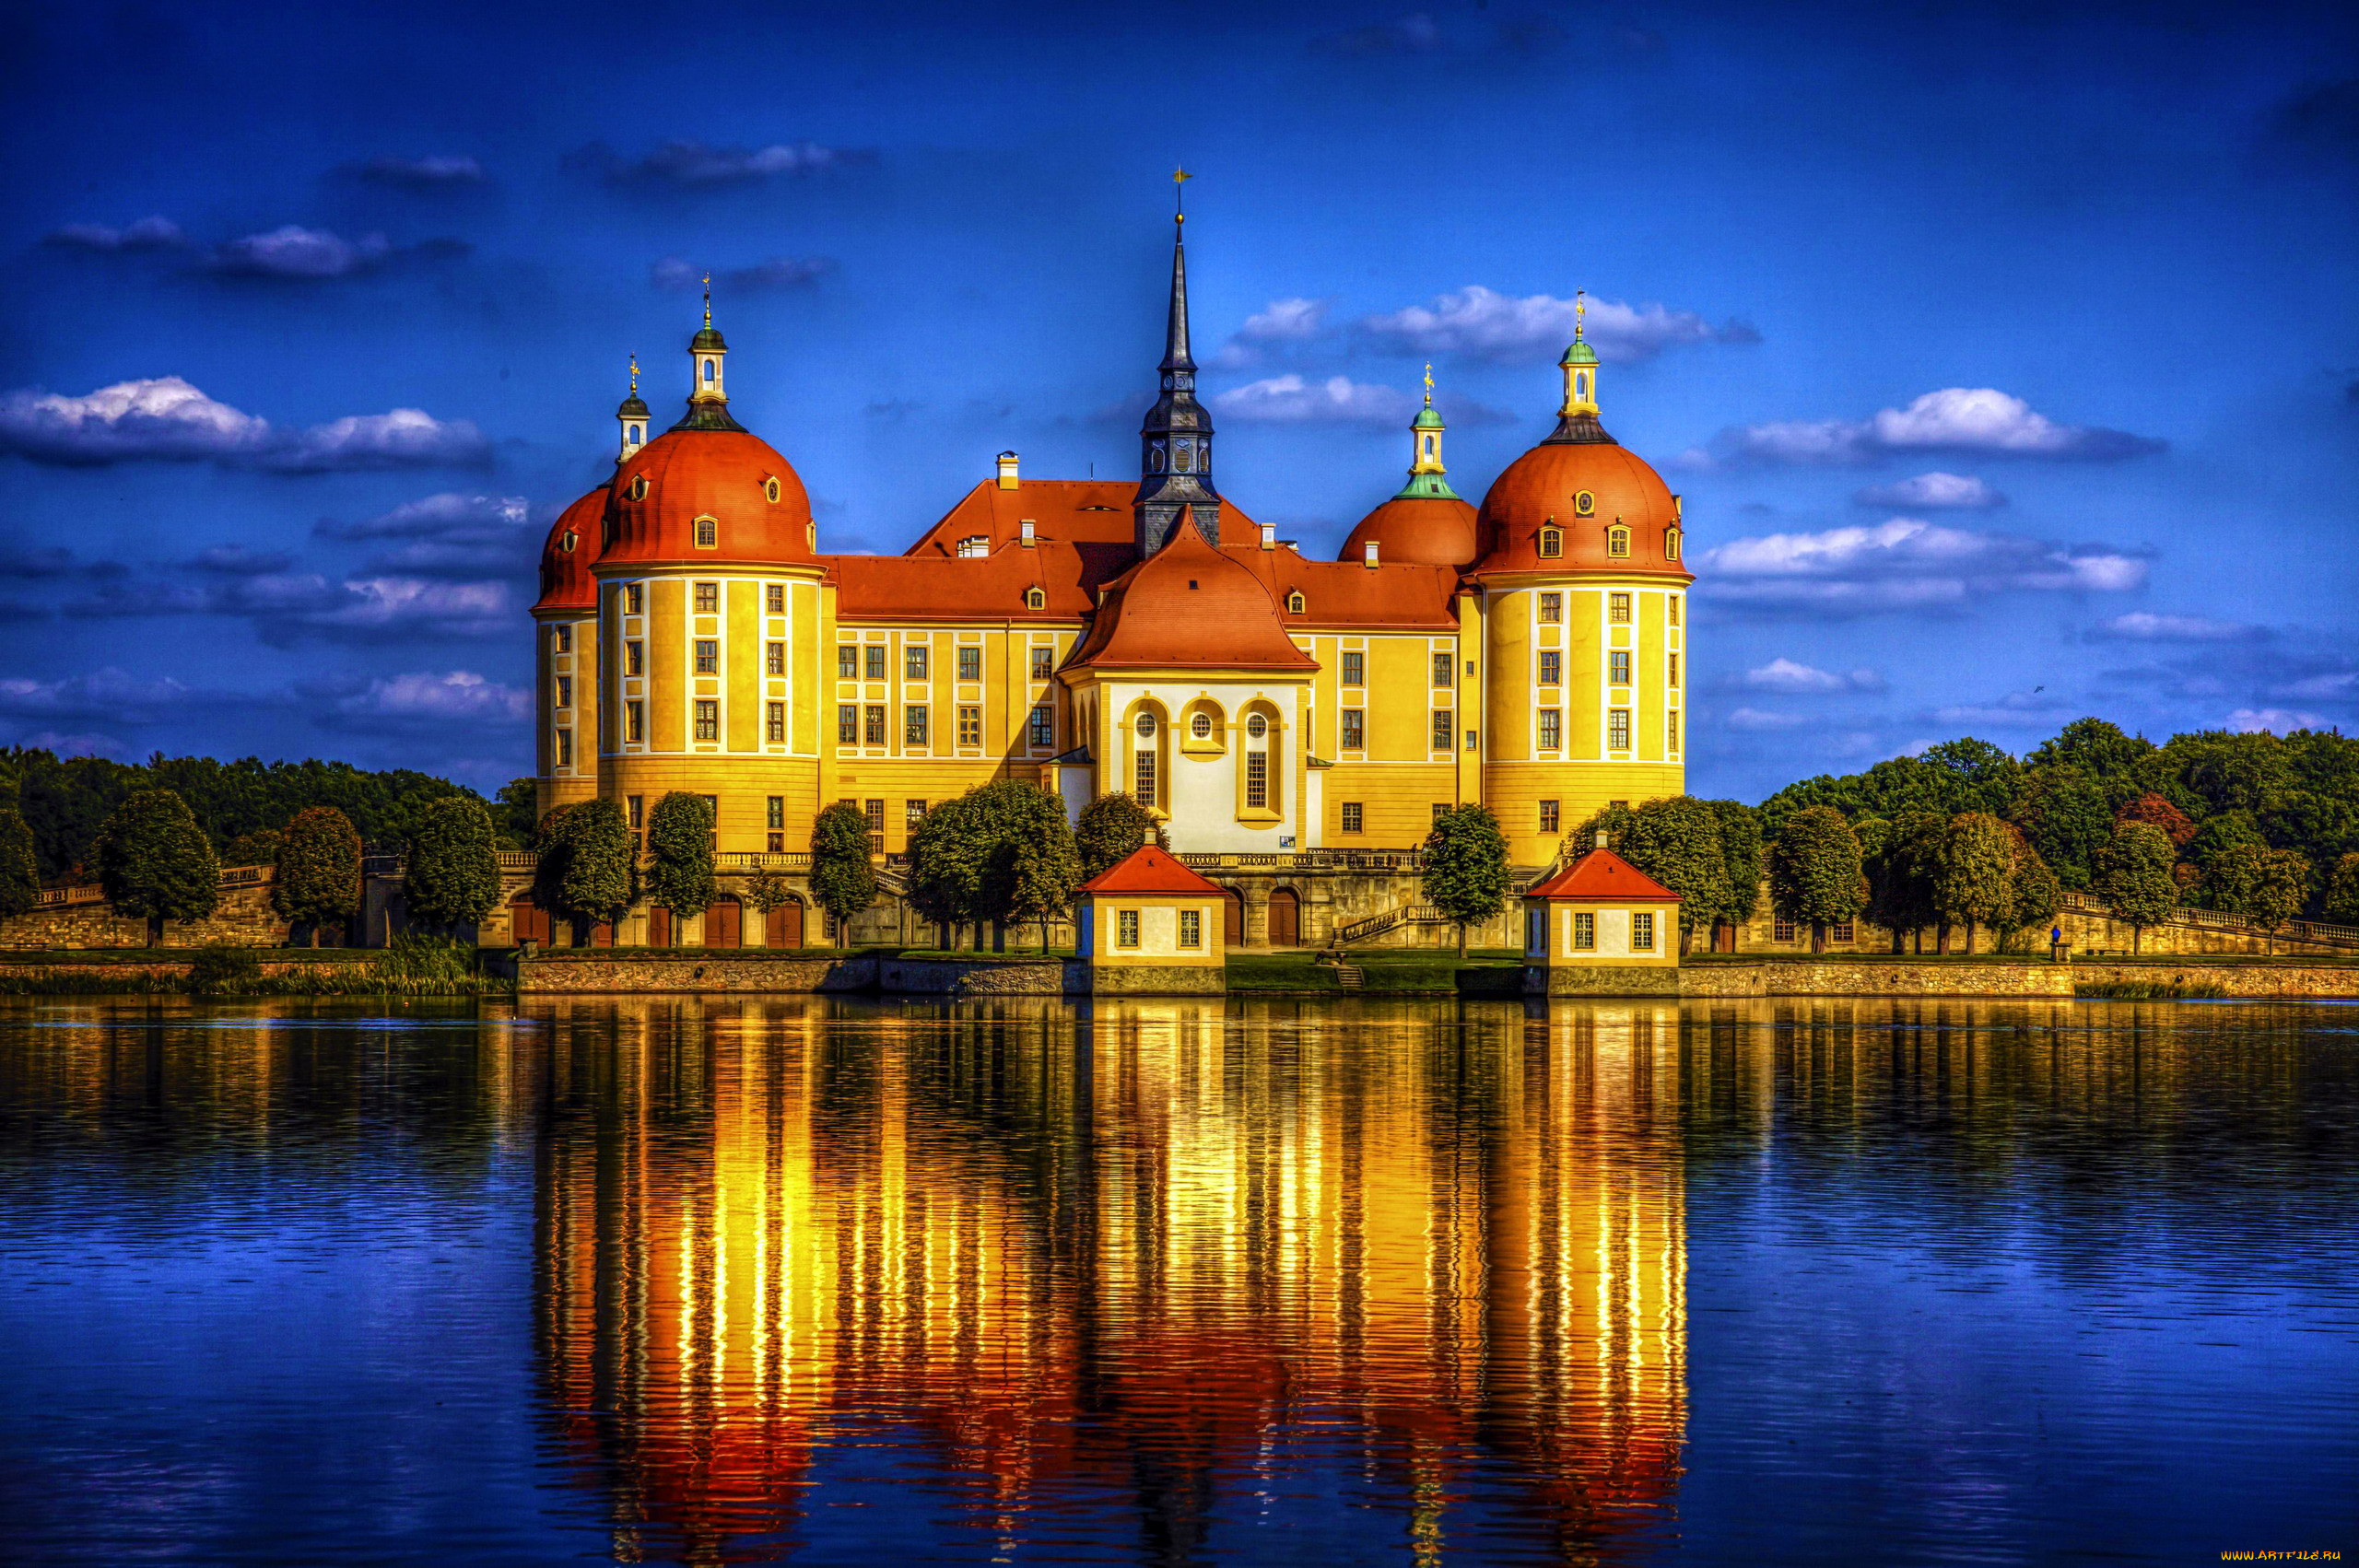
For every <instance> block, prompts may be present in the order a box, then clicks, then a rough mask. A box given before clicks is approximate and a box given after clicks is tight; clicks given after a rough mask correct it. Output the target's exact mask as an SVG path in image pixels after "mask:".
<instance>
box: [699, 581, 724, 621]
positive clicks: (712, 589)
mask: <svg viewBox="0 0 2359 1568" xmlns="http://www.w3.org/2000/svg"><path fill="white" fill-rule="evenodd" d="M696 595H697V598H696V603H697V614H699V615H710V614H716V613H717V612H719V610H720V609H721V584H719V583H717V582H700V583H698V584H697V587H696Z"/></svg>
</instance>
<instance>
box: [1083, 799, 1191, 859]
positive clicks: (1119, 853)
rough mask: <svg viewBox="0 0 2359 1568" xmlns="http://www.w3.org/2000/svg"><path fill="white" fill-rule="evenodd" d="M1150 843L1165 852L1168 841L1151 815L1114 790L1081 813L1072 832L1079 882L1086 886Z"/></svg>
mask: <svg viewBox="0 0 2359 1568" xmlns="http://www.w3.org/2000/svg"><path fill="white" fill-rule="evenodd" d="M1150 839H1152V840H1153V842H1154V844H1155V847H1156V848H1158V849H1164V850H1168V849H1169V848H1171V839H1170V837H1169V836H1168V835H1167V834H1166V833H1165V832H1164V831H1163V824H1162V823H1160V822H1158V821H1156V815H1155V813H1153V812H1151V811H1149V810H1147V809H1146V808H1145V807H1144V806H1143V805H1141V804H1139V803H1138V802H1137V801H1136V800H1135V799H1133V797H1131V796H1129V795H1126V794H1123V793H1122V792H1121V791H1120V790H1116V791H1115V792H1114V793H1112V794H1110V795H1100V796H1098V797H1097V799H1096V800H1094V801H1092V802H1089V804H1087V805H1086V806H1084V807H1082V809H1081V824H1080V825H1079V826H1078V827H1076V828H1075V829H1074V846H1075V848H1076V849H1077V850H1078V852H1079V854H1080V856H1081V880H1082V881H1083V882H1087V881H1088V880H1089V879H1090V878H1091V877H1094V876H1096V875H1097V873H1098V872H1102V871H1104V870H1105V869H1106V868H1107V867H1109V866H1111V865H1115V864H1118V863H1119V862H1120V861H1121V860H1122V859H1123V858H1124V857H1125V856H1127V855H1129V854H1130V853H1131V852H1132V851H1133V850H1134V849H1136V848H1139V846H1140V845H1142V844H1144V843H1146V842H1148V841H1149V840H1150Z"/></svg>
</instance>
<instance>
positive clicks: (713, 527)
mask: <svg viewBox="0 0 2359 1568" xmlns="http://www.w3.org/2000/svg"><path fill="white" fill-rule="evenodd" d="M719 544H721V521H720V520H719V519H718V518H710V517H700V518H698V519H697V548H698V549H699V550H710V549H714V548H716V547H718V546H719Z"/></svg>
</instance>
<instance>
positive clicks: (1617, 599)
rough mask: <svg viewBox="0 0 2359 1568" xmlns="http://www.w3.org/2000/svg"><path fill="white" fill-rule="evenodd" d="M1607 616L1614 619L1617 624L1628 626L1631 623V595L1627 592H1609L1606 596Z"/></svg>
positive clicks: (1608, 618)
mask: <svg viewBox="0 0 2359 1568" xmlns="http://www.w3.org/2000/svg"><path fill="white" fill-rule="evenodd" d="M1605 618H1606V619H1607V620H1609V621H1612V622H1613V623H1614V625H1615V626H1628V625H1629V624H1630V596H1629V595H1628V594H1626V593H1609V594H1607V595H1606V596H1605Z"/></svg>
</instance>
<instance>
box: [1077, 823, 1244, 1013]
mask: <svg viewBox="0 0 2359 1568" xmlns="http://www.w3.org/2000/svg"><path fill="white" fill-rule="evenodd" d="M1226 896H1227V895H1226V893H1225V892H1224V891H1223V890H1222V888H1221V886H1220V884H1219V883H1214V882H1208V881H1206V880H1205V879H1204V878H1203V877H1201V876H1198V875H1197V874H1196V873H1195V872H1192V871H1190V870H1189V869H1188V868H1187V867H1186V866H1184V865H1181V864H1180V861H1179V860H1178V859H1177V858H1176V857H1175V856H1173V855H1172V853H1171V852H1170V851H1169V850H1168V849H1160V848H1156V846H1154V845H1153V844H1143V845H1141V846H1140V847H1139V848H1136V849H1133V850H1132V851H1131V852H1130V853H1129V854H1128V855H1126V856H1124V857H1123V858H1122V859H1121V860H1117V861H1115V862H1114V863H1113V864H1112V865H1110V866H1109V867H1107V868H1106V869H1105V870H1104V871H1102V872H1098V873H1097V875H1096V876H1094V877H1091V878H1090V879H1089V880H1088V881H1087V882H1085V883H1082V884H1081V886H1080V887H1079V888H1077V889H1075V890H1074V907H1073V919H1074V936H1075V939H1076V946H1075V955H1076V957H1077V958H1078V959H1079V961H1080V962H1081V964H1082V965H1084V966H1085V967H1086V971H1087V974H1088V976H1089V986H1088V989H1090V990H1091V991H1092V992H1112V993H1121V994H1126V995H1133V996H1137V995H1147V996H1155V995H1174V994H1177V995H1196V994H1203V995H1219V994H1221V993H1222V992H1223V991H1225V990H1226V989H1227V985H1228V971H1227V967H1226V966H1227V963H1228V954H1227V952H1226V949H1225V948H1224V947H1223V946H1222V944H1221V913H1222V908H1221V906H1222V901H1223V900H1224V899H1225V898H1226Z"/></svg>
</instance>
